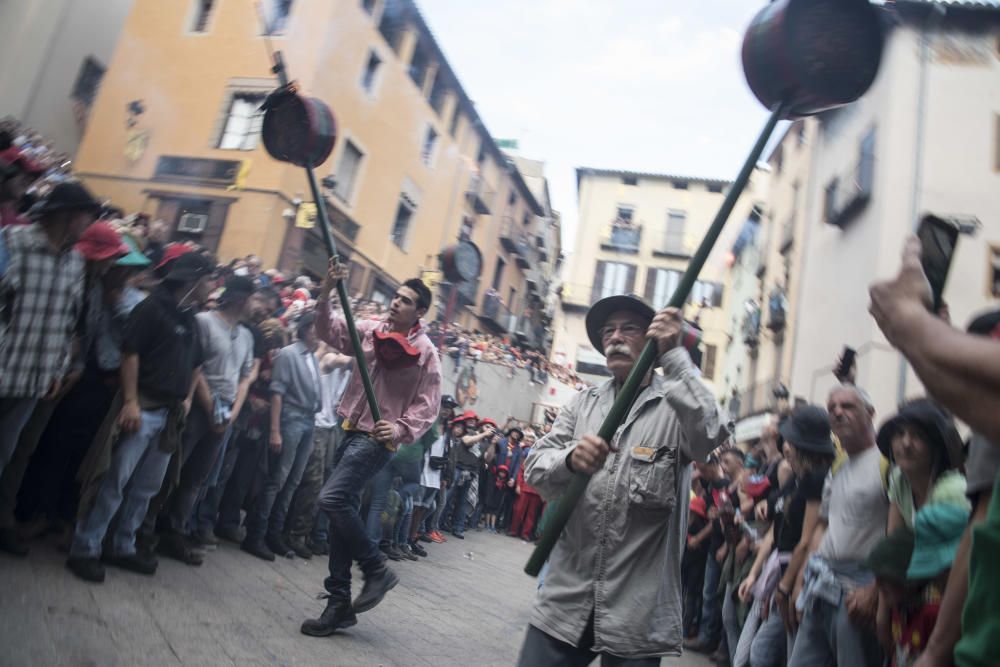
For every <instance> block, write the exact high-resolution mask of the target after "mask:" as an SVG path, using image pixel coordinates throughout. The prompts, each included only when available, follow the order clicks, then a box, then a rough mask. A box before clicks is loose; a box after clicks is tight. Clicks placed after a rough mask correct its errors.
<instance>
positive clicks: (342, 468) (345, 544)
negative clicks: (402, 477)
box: [319, 431, 392, 602]
mask: <svg viewBox="0 0 1000 667" xmlns="http://www.w3.org/2000/svg"><path fill="white" fill-rule="evenodd" d="M391 457H392V452H390V451H389V450H388V449H386V448H385V446H384V445H383V444H381V443H379V442H376V441H375V440H374V439H373V438H371V437H369V436H368V435H365V434H364V433H358V432H356V431H350V432H348V433H347V434H346V435H345V436H344V444H343V446H342V447H341V450H340V458H339V460H338V461H337V463H336V466H335V467H334V469H333V474H332V475H330V478H329V479H328V480H327V481H326V484H325V485H324V486H323V490H322V491H321V492H320V495H319V507H320V509H321V510H323V511H324V512H326V513H327V514H328V515H329V517H330V560H329V568H330V576H328V577H327V578H326V581H325V582H324V586H325V587H326V590H327V592H328V593H329V594H330V596H331V598H332V599H333V600H334V601H336V602H350V600H351V563H352V562H353V561H357V562H358V565H359V566H360V567H361V571H362V572H364V574H365V576H369V575H371V574H375V573H377V572H378V571H379V570H380V569H381V568H383V567H385V566H384V565H383V562H384V560H385V557H384V556H383V555H382V552H381V551H379V548H378V542H376V541H375V540H373V539H372V538H371V536H370V535H369V534H368V532H367V530H365V524H364V522H363V521H361V515H360V510H361V492H362V491H363V490H364V488H365V485H366V484H368V481H369V480H371V479H372V477H374V476H375V474H376V473H377V472H378V471H380V470H381V469H382V468H384V467H385V464H386V463H388V462H389V459H390V458H391Z"/></svg>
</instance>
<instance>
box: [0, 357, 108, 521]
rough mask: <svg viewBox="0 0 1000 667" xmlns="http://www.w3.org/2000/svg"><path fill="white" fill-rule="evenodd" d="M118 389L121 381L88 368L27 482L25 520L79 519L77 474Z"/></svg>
mask: <svg viewBox="0 0 1000 667" xmlns="http://www.w3.org/2000/svg"><path fill="white" fill-rule="evenodd" d="M117 386H118V382H117V379H116V377H115V376H113V375H112V376H108V375H106V374H102V373H100V372H99V371H98V370H97V369H96V368H95V367H94V366H88V367H87V368H86V370H85V371H84V373H83V377H81V378H80V381H79V382H77V383H76V384H75V385H74V386H73V388H72V389H70V390H69V392H68V393H67V394H66V396H65V397H63V399H62V400H61V401H60V402H59V405H58V406H56V409H55V412H53V413H52V418H51V419H49V424H48V426H47V427H46V429H45V431H44V432H43V433H42V438H41V440H40V441H39V443H38V449H37V450H35V454H34V456H32V457H31V462H30V463H29V464H28V469H27V471H26V472H25V474H24V481H23V482H22V483H21V490H20V492H19V493H18V496H17V513H18V517H19V518H21V519H30V518H31V517H32V516H44V517H46V518H48V519H50V520H56V519H61V520H63V521H66V522H69V523H72V522H73V521H74V520H75V519H76V508H77V503H78V501H79V497H80V485H79V483H78V482H77V481H76V473H77V470H78V469H79V467H80V463H81V462H82V461H83V457H84V456H86V454H87V450H88V449H90V445H91V444H92V443H93V441H94V436H95V435H96V434H97V429H99V428H100V427H101V423H102V422H103V421H104V417H105V416H106V415H107V413H108V410H109V409H110V408H111V401H112V399H113V398H114V397H115V391H117Z"/></svg>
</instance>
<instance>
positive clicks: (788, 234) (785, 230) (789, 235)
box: [778, 213, 795, 255]
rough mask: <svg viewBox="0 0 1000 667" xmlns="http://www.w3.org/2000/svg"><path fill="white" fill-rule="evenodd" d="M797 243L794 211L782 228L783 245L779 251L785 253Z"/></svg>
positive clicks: (779, 247)
mask: <svg viewBox="0 0 1000 667" xmlns="http://www.w3.org/2000/svg"><path fill="white" fill-rule="evenodd" d="M793 245H795V214H794V213H793V214H792V215H791V216H790V217H789V218H788V220H786V221H785V224H784V225H783V226H782V228H781V245H780V246H778V251H779V252H780V253H781V254H782V255H784V254H785V253H787V252H788V251H789V250H791V249H792V246H793Z"/></svg>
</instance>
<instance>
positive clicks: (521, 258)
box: [500, 215, 535, 269]
mask: <svg viewBox="0 0 1000 667" xmlns="http://www.w3.org/2000/svg"><path fill="white" fill-rule="evenodd" d="M500 245H502V246H503V247H504V249H505V250H506V251H507V252H509V253H511V254H513V255H514V261H515V262H517V265H518V266H519V267H521V268H522V269H527V268H529V267H530V266H531V265H532V264H533V263H534V256H535V253H534V250H533V249H532V247H531V246H532V243H531V241H530V240H529V235H528V232H526V231H524V230H523V229H521V225H520V224H519V223H518V222H517V221H516V220H514V218H512V217H510V216H509V215H508V216H504V218H503V220H502V221H501V222H500Z"/></svg>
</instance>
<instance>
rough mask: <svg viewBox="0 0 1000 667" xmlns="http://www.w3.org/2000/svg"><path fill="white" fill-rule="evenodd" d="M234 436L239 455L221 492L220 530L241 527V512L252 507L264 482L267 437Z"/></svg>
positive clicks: (253, 434) (252, 434)
mask: <svg viewBox="0 0 1000 667" xmlns="http://www.w3.org/2000/svg"><path fill="white" fill-rule="evenodd" d="M234 437H235V442H234V443H233V444H234V445H235V448H236V449H238V450H239V453H238V454H237V456H236V464H235V466H234V467H233V471H232V473H231V474H230V475H229V481H228V483H227V484H226V489H225V491H223V493H222V502H221V503H219V519H218V521H217V522H216V526H217V527H218V528H226V529H236V528H239V527H240V510H242V509H243V508H244V507H246V508H250V507H252V506H253V502H254V500H255V499H256V496H257V493H258V492H259V489H260V485H261V483H262V481H263V479H264V468H265V465H264V461H265V457H264V450H265V449H266V448H267V442H266V439H267V438H266V434H264V433H261V432H258V431H253V432H251V433H240V434H239V435H238V436H234Z"/></svg>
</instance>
